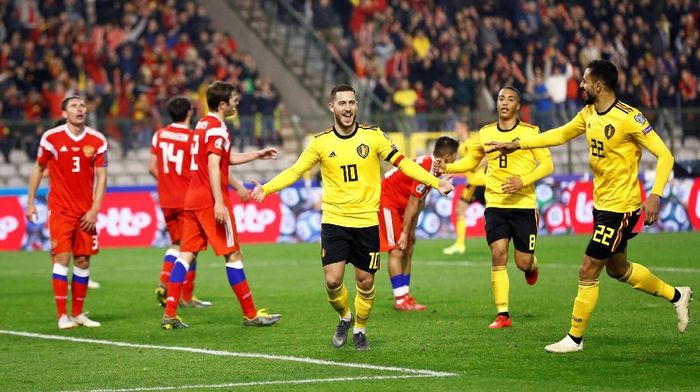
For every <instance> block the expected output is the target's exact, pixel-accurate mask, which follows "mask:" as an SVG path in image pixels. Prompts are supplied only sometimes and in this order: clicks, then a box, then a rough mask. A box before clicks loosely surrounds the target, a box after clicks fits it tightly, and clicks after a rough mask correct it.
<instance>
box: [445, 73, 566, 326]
mask: <svg viewBox="0 0 700 392" xmlns="http://www.w3.org/2000/svg"><path fill="white" fill-rule="evenodd" d="M497 107H498V122H495V123H492V124H488V125H486V126H484V127H482V128H481V130H479V138H478V142H477V143H476V145H475V146H474V148H473V149H472V150H471V151H470V154H469V155H468V156H467V157H464V158H462V159H460V160H459V161H457V162H455V163H454V164H451V165H446V166H447V167H446V171H447V173H461V172H465V171H468V170H472V169H473V168H474V167H476V166H477V165H478V164H479V163H480V162H481V161H482V159H483V158H484V156H486V159H487V172H488V176H486V211H485V212H484V218H485V220H486V241H487V242H488V244H489V246H490V247H491V291H492V292H493V299H494V302H495V303H496V310H497V311H498V315H497V316H496V319H495V320H494V321H493V322H492V323H491V324H490V325H489V328H492V329H498V328H506V327H510V326H511V324H512V322H511V319H510V313H509V304H508V296H509V291H510V280H509V279H508V270H507V268H506V266H507V264H508V245H509V243H510V240H511V239H512V240H513V245H514V247H515V252H514V258H515V265H517V266H518V268H519V269H520V270H521V271H523V272H524V273H525V280H526V281H527V283H528V284H530V285H534V284H535V283H536V282H537V277H538V276H539V268H538V267H537V258H536V257H535V242H536V240H537V225H538V213H537V200H536V198H535V181H537V180H539V179H541V178H544V177H546V176H548V175H550V174H551V173H552V170H553V169H554V165H553V164H552V156H551V154H550V153H549V150H548V149H546V148H540V149H536V150H533V151H527V152H525V151H521V152H520V153H518V154H514V155H512V156H505V155H503V156H501V155H500V154H499V153H497V152H496V153H489V154H486V153H485V151H484V143H485V142H486V141H487V140H501V141H511V140H517V139H518V138H523V137H525V136H529V135H537V134H538V133H539V129H538V128H537V127H536V126H534V125H532V124H528V123H526V122H523V121H520V119H519V118H518V110H520V92H519V91H518V90H516V89H515V88H514V87H510V86H506V87H504V88H502V89H501V91H499V92H498V100H497ZM443 166H444V165H443Z"/></svg>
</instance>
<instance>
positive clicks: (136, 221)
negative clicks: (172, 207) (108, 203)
mask: <svg viewBox="0 0 700 392" xmlns="http://www.w3.org/2000/svg"><path fill="white" fill-rule="evenodd" d="M151 222H152V219H151V216H150V215H149V214H147V213H145V212H140V211H139V212H136V213H134V212H133V211H132V210H131V208H129V207H121V208H119V207H116V208H115V207H113V208H108V209H107V211H106V213H100V214H98V216H97V230H98V231H103V230H104V231H105V233H106V234H107V235H109V236H112V237H119V236H126V237H136V236H139V235H141V230H142V229H144V228H146V227H148V226H149V225H150V224H151Z"/></svg>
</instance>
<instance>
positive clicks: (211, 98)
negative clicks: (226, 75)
mask: <svg viewBox="0 0 700 392" xmlns="http://www.w3.org/2000/svg"><path fill="white" fill-rule="evenodd" d="M234 91H238V88H237V87H236V86H235V85H233V84H231V83H228V82H222V81H220V80H217V81H216V82H214V83H212V84H210V85H209V87H207V106H209V110H211V111H216V110H218V108H219V104H220V103H221V102H226V103H228V100H229V99H231V94H233V92H234Z"/></svg>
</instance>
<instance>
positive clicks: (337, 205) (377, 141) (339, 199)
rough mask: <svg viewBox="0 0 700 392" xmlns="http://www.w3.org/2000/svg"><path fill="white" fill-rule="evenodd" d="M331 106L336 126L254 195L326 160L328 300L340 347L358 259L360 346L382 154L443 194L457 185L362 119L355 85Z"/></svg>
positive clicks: (373, 259) (361, 345) (360, 345)
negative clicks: (348, 273)
mask: <svg viewBox="0 0 700 392" xmlns="http://www.w3.org/2000/svg"><path fill="white" fill-rule="evenodd" d="M328 108H329V110H330V111H331V113H333V115H334V125H333V127H331V128H328V129H326V130H325V131H323V132H321V133H319V134H317V135H316V136H314V139H313V140H312V142H311V144H310V145H309V146H308V147H307V148H306V149H305V150H304V152H303V153H302V154H301V156H300V157H299V159H298V160H297V161H296V163H294V165H293V166H292V167H290V168H289V169H287V170H285V171H283V172H281V173H280V174H278V175H277V176H275V178H273V179H272V180H270V181H269V182H268V183H267V184H265V185H264V186H263V185H260V184H257V186H256V187H255V189H254V190H253V193H252V196H253V198H254V199H255V200H257V201H259V202H260V201H262V200H263V199H264V198H265V195H267V194H269V193H272V192H277V191H278V190H280V189H283V188H285V187H287V186H289V185H291V184H292V183H294V182H295V181H297V180H298V179H299V178H300V177H301V176H302V175H303V174H304V173H305V172H306V171H308V170H310V169H311V168H312V167H313V166H314V165H315V164H316V163H320V165H321V176H322V178H323V200H322V201H323V205H322V207H321V209H322V210H323V218H322V221H321V222H322V225H321V260H322V264H323V271H324V274H325V278H326V293H327V294H328V301H329V302H330V304H331V306H332V307H333V309H335V310H336V312H338V315H339V316H340V322H339V323H338V327H337V328H336V332H335V334H334V335H333V340H332V343H333V346H334V347H337V348H339V347H342V346H343V345H344V344H345V342H346V340H347V336H348V331H349V329H350V326H351V325H352V314H351V312H350V304H349V301H348V290H347V288H346V287H345V286H344V285H343V275H344V273H345V264H346V263H352V264H353V265H354V266H355V282H356V284H357V295H356V296H355V324H354V328H353V341H354V343H355V348H356V349H357V350H369V342H368V341H367V336H366V330H365V328H366V326H367V319H368V318H369V315H370V312H371V310H372V305H373V304H374V294H375V292H374V273H375V272H376V271H377V270H378V269H379V227H378V219H377V212H378V210H379V197H380V192H381V188H380V184H381V183H380V167H379V163H380V159H383V160H385V161H387V162H389V163H391V164H392V165H394V166H395V167H398V168H399V170H401V171H403V172H404V173H406V174H407V175H408V176H409V177H411V178H413V179H415V180H418V181H420V182H422V183H424V184H426V185H429V186H432V187H434V188H436V189H438V190H439V191H440V192H441V193H443V194H447V193H449V192H451V191H452V189H453V186H452V184H450V182H449V181H446V180H440V179H438V178H437V177H435V176H433V175H431V174H430V173H428V172H427V171H425V170H424V169H423V168H421V167H420V166H419V165H418V164H416V163H415V162H413V161H411V160H410V159H404V156H403V154H401V153H400V152H399V151H398V150H397V149H396V146H394V145H393V144H392V143H391V141H390V140H389V138H388V137H387V136H386V135H385V134H384V133H383V132H382V131H381V130H380V129H379V127H376V126H367V125H361V124H358V123H357V121H356V115H357V99H356V97H355V90H354V89H353V88H352V87H350V86H348V85H344V84H340V85H337V86H335V87H334V88H333V89H332V90H331V93H330V101H329V103H328Z"/></svg>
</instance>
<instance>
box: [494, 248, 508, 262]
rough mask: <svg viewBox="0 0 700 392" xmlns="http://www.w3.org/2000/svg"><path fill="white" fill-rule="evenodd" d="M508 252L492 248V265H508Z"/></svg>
mask: <svg viewBox="0 0 700 392" xmlns="http://www.w3.org/2000/svg"><path fill="white" fill-rule="evenodd" d="M507 261H508V251H507V250H505V249H503V248H501V247H491V265H506V262H507Z"/></svg>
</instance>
